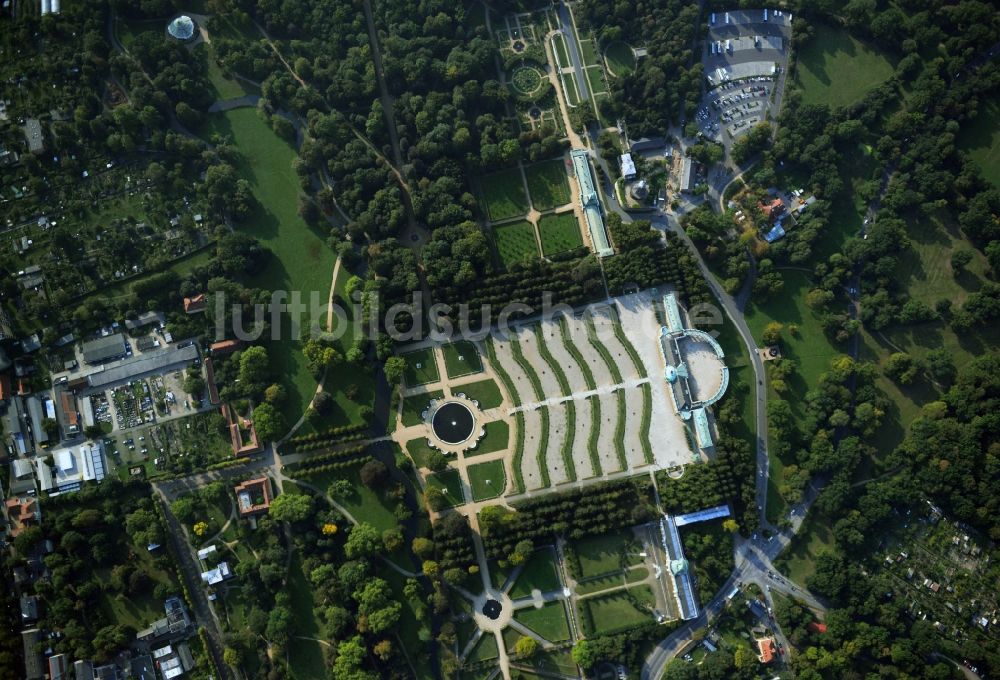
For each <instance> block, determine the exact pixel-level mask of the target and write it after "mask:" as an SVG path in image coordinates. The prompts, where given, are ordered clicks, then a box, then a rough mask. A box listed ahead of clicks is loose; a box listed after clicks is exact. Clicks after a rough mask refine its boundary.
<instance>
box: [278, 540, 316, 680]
mask: <svg viewBox="0 0 1000 680" xmlns="http://www.w3.org/2000/svg"><path fill="white" fill-rule="evenodd" d="M286 591H287V592H288V595H289V597H290V599H291V603H290V604H291V610H292V612H293V613H294V614H293V615H294V616H295V621H296V635H297V637H293V638H291V639H290V640H289V641H288V652H289V653H288V662H289V663H288V665H289V670H290V671H291V675H292V677H293V678H297V679H301V680H320V679H321V678H324V677H326V664H325V663H324V662H323V650H322V648H320V645H319V643H318V642H316V641H315V640H303V639H301V638H318V637H320V631H319V623H318V622H317V621H316V614H315V612H314V611H313V608H314V603H313V596H312V588H310V587H309V582H308V581H307V580H306V576H305V574H304V573H302V560H301V558H299V556H298V554H297V553H295V552H293V553H292V559H291V563H290V565H289V569H288V580H287V588H286ZM298 636H301V638H300V637H298Z"/></svg>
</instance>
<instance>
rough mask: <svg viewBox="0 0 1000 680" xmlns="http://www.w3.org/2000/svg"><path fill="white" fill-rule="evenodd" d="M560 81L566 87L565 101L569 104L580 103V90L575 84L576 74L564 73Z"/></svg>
mask: <svg viewBox="0 0 1000 680" xmlns="http://www.w3.org/2000/svg"><path fill="white" fill-rule="evenodd" d="M562 83H563V85H564V87H565V88H566V103H567V104H569V105H570V106H576V105H578V104H579V103H580V90H579V89H578V88H577V86H576V76H574V75H573V74H572V73H566V74H565V75H564V76H563V77H562Z"/></svg>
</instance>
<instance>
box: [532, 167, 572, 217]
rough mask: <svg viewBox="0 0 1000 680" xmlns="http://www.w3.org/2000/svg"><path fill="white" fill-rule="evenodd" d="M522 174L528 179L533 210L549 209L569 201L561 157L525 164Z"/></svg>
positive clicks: (567, 185)
mask: <svg viewBox="0 0 1000 680" xmlns="http://www.w3.org/2000/svg"><path fill="white" fill-rule="evenodd" d="M524 176H525V177H526V178H527V180H528V192H529V193H530V194H531V204H532V205H533V206H534V207H535V210H539V211H545V210H551V209H552V208H555V207H558V206H560V205H565V204H567V203H569V201H570V195H569V180H567V179H566V164H565V162H563V159H562V158H561V157H560V158H554V159H552V160H549V161H542V162H541V163H534V164H532V165H528V166H525V168H524Z"/></svg>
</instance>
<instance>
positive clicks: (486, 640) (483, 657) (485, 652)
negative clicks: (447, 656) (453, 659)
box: [466, 633, 500, 663]
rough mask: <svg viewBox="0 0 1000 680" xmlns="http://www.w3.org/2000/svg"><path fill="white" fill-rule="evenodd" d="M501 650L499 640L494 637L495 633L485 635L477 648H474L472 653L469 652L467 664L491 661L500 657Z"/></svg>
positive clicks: (480, 639)
mask: <svg viewBox="0 0 1000 680" xmlns="http://www.w3.org/2000/svg"><path fill="white" fill-rule="evenodd" d="M499 654H500V653H499V650H497V639H496V637H494V635H493V633H484V634H483V636H482V637H481V638H479V642H477V643H476V646H475V647H473V649H472V651H471V652H469V656H468V658H467V659H466V662H467V663H476V662H477V661H487V660H489V659H495V658H497V656H499Z"/></svg>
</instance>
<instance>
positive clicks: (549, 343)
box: [539, 321, 590, 427]
mask: <svg viewBox="0 0 1000 680" xmlns="http://www.w3.org/2000/svg"><path fill="white" fill-rule="evenodd" d="M539 332H540V333H543V334H544V338H545V347H546V348H547V349H548V350H549V353H550V354H551V355H552V358H553V359H555V361H556V363H557V364H559V366H560V367H561V368H562V370H563V373H565V374H566V381H567V382H568V383H569V388H570V389H571V390H572V391H573V392H584V391H586V390H588V389H590V388H589V387H588V386H587V381H586V380H585V379H584V377H583V371H582V370H580V366H579V365H578V364H577V363H576V359H574V358H573V355H571V354H570V353H569V350H567V349H566V345H565V344H563V338H562V331H561V330H560V328H559V322H558V321H556V322H552V323H543V324H542V325H541V327H540V328H539ZM578 349H579V348H578ZM588 349H589V348H588ZM577 426H578V427H579V422H578V423H577Z"/></svg>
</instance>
